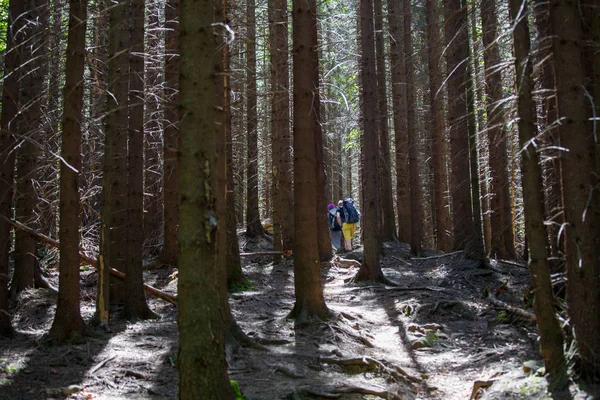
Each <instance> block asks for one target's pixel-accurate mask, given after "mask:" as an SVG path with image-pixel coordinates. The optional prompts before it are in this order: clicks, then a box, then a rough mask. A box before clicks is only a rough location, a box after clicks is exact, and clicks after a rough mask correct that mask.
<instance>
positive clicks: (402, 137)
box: [387, 0, 411, 243]
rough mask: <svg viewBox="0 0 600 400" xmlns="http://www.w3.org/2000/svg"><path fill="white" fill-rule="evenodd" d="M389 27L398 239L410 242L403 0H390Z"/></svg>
mask: <svg viewBox="0 0 600 400" xmlns="http://www.w3.org/2000/svg"><path fill="white" fill-rule="evenodd" d="M387 8H388V14H389V15H388V21H389V30H390V61H391V65H392V67H391V70H392V72H391V78H392V111H393V114H394V140H395V147H396V208H397V210H396V211H397V216H398V239H399V240H400V241H401V242H404V243H409V242H410V232H411V217H410V210H411V208H410V193H409V170H408V168H409V162H408V138H407V136H406V131H407V125H406V123H407V120H406V118H405V116H406V114H407V105H406V97H405V93H406V88H405V85H403V84H402V83H403V82H406V64H405V62H404V34H403V25H402V15H401V13H400V2H399V1H392V0H387Z"/></svg>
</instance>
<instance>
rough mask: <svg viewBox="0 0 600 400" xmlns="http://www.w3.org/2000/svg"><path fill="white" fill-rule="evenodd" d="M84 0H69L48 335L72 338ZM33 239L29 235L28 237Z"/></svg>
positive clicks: (76, 326) (78, 324)
mask: <svg viewBox="0 0 600 400" xmlns="http://www.w3.org/2000/svg"><path fill="white" fill-rule="evenodd" d="M86 7H87V4H86V1H85V0H83V1H82V0H71V1H69V38H68V42H67V59H66V82H65V88H64V92H63V96H64V97H63V102H64V105H63V110H64V112H63V118H62V130H63V133H62V149H61V163H60V203H59V204H60V206H59V207H60V209H59V212H60V228H59V240H60V248H59V251H60V266H59V276H58V285H59V292H58V300H57V303H56V315H55V317H54V322H53V323H52V327H51V328H50V337H52V338H56V339H72V338H76V337H78V336H81V335H83V334H84V333H85V329H86V326H85V322H84V321H83V318H82V317H81V311H80V308H79V305H80V303H79V224H80V211H81V207H80V198H79V172H78V171H79V170H80V168H81V123H82V120H83V113H82V109H83V82H84V81H83V73H84V66H85V28H86V21H87V8H86ZM32 239H33V238H32ZM33 240H35V239H33Z"/></svg>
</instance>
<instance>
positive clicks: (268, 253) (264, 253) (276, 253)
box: [240, 250, 289, 257]
mask: <svg viewBox="0 0 600 400" xmlns="http://www.w3.org/2000/svg"><path fill="white" fill-rule="evenodd" d="M288 252H289V250H287V251H260V252H257V253H240V257H254V256H280V255H286V254H287V253H288Z"/></svg>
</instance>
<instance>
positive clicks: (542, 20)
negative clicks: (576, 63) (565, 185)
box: [533, 2, 565, 270]
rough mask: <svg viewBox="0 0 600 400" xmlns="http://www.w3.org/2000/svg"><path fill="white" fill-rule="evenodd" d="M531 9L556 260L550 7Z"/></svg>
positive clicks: (558, 204) (560, 216) (558, 211)
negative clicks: (535, 35)
mask: <svg viewBox="0 0 600 400" xmlns="http://www.w3.org/2000/svg"><path fill="white" fill-rule="evenodd" d="M533 7H534V17H535V18H534V21H535V26H536V29H537V35H538V38H539V39H538V49H537V52H536V53H537V54H538V56H537V62H540V63H542V66H541V68H540V69H539V78H538V79H539V85H540V87H541V89H542V94H541V103H542V113H541V115H540V117H539V121H538V124H539V125H540V131H541V132H544V135H543V139H542V143H543V146H542V150H543V156H544V158H547V159H548V160H549V161H548V162H545V163H544V165H543V167H544V169H543V174H544V191H545V195H546V201H545V213H546V217H545V219H546V220H547V221H548V222H550V223H549V224H548V225H546V228H547V229H548V238H549V240H548V241H549V244H550V257H551V258H553V259H555V260H558V259H560V258H562V256H563V255H564V253H565V242H564V236H563V235H559V232H560V229H561V227H562V226H563V224H564V222H565V219H564V207H563V204H562V187H561V176H562V165H561V162H560V154H559V151H558V150H557V149H558V148H560V142H559V140H558V139H559V137H558V132H557V127H558V125H557V124H555V122H557V119H558V116H557V112H558V109H557V103H556V85H555V76H554V57H553V55H552V36H551V33H550V11H549V9H550V3H548V2H536V3H534V4H533ZM555 264H556V263H555ZM560 264H562V262H561V263H560ZM555 268H556V267H555ZM555 268H553V270H554V269H555Z"/></svg>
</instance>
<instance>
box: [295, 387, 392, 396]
mask: <svg viewBox="0 0 600 400" xmlns="http://www.w3.org/2000/svg"><path fill="white" fill-rule="evenodd" d="M353 393H355V394H364V395H371V396H377V397H381V398H383V399H387V398H388V392H387V390H376V389H369V388H363V387H359V386H338V387H332V388H323V389H322V390H317V389H313V388H312V387H304V388H301V389H299V390H297V391H296V392H295V395H296V396H295V397H294V395H292V398H299V397H298V395H299V396H302V395H308V396H313V397H319V398H322V399H340V398H342V397H343V396H344V395H345V394H353ZM300 398H301V397H300Z"/></svg>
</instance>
